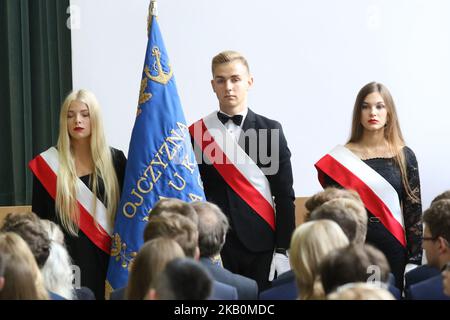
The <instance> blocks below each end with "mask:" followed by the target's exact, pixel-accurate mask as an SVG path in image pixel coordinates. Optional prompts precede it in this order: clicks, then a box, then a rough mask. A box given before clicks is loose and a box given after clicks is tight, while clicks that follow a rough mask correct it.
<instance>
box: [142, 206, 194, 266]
mask: <svg viewBox="0 0 450 320" xmlns="http://www.w3.org/2000/svg"><path fill="white" fill-rule="evenodd" d="M159 237H164V238H169V239H173V240H175V241H176V242H178V244H179V245H180V247H181V248H182V249H183V251H184V254H185V255H186V257H190V258H194V259H198V256H199V252H198V251H199V249H198V231H197V226H196V225H195V224H194V223H193V222H192V221H191V220H190V219H188V218H186V217H184V216H182V215H180V214H178V213H167V214H163V215H160V216H158V215H157V216H154V217H152V218H151V219H149V221H148V223H147V225H146V227H145V229H144V242H147V241H150V240H152V239H156V238H159Z"/></svg>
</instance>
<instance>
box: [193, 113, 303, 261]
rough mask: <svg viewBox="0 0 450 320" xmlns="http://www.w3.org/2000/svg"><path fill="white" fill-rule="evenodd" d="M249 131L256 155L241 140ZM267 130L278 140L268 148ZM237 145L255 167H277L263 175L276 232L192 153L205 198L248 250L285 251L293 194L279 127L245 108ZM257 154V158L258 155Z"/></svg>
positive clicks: (292, 215) (288, 154) (291, 226)
mask: <svg viewBox="0 0 450 320" xmlns="http://www.w3.org/2000/svg"><path fill="white" fill-rule="evenodd" d="M251 129H256V133H257V134H256V136H257V145H256V150H257V152H256V153H257V154H256V155H255V154H252V153H251V152H250V150H251V148H255V142H254V141H253V142H251V145H250V143H249V139H247V138H245V136H246V135H245V134H244V133H247V135H249V133H250V132H251V131H252V130H251ZM261 129H267V135H263V136H262V137H261V136H260V135H258V132H262V131H259V130H261ZM271 129H278V130H279V131H278V132H279V138H278V141H276V143H274V146H271V143H270V142H271V139H272V134H273V133H272V131H271ZM274 137H276V135H275V136H274ZM239 144H240V145H241V147H242V148H243V149H244V150H245V152H246V153H247V154H248V155H249V156H250V157H251V158H252V159H253V161H255V163H256V164H257V165H258V167H260V168H269V167H271V166H274V165H275V166H278V170H277V171H276V173H275V174H271V175H267V174H266V177H267V179H268V181H269V184H270V189H271V191H272V196H273V198H274V203H275V210H276V219H275V223H276V231H275V232H273V230H272V229H271V227H270V226H269V225H268V224H267V222H266V221H265V220H264V219H262V218H261V217H260V216H259V215H258V214H257V213H256V212H254V211H253V209H252V208H251V207H250V206H248V205H247V203H246V202H245V201H244V200H242V198H241V197H240V196H239V195H237V194H236V193H235V192H234V190H233V189H231V187H229V186H228V184H227V183H226V182H225V180H224V179H223V178H222V176H221V175H220V174H219V173H218V172H217V171H216V169H215V168H214V166H213V165H211V164H207V163H205V161H203V159H199V158H198V156H199V154H198V152H196V156H197V163H199V170H200V175H201V177H202V180H203V186H204V189H205V195H206V199H207V200H208V201H210V202H213V203H215V204H217V205H218V206H219V207H220V208H221V209H222V211H223V212H224V213H225V214H226V215H227V216H228V219H229V221H230V225H231V231H230V232H234V233H235V234H236V236H237V238H238V239H239V240H240V242H241V243H242V244H243V245H244V246H245V247H246V248H247V249H248V250H250V251H252V252H262V251H268V250H273V248H274V247H278V248H289V243H290V239H291V235H292V232H293V231H294V228H295V205H294V201H295V193H294V189H293V188H292V184H293V178H292V167H291V152H290V151H289V148H288V146H287V141H286V138H285V137H284V134H283V130H282V127H281V124H280V123H279V122H277V121H274V120H270V119H268V118H266V117H263V116H261V115H258V114H256V113H254V112H253V111H252V110H250V109H249V110H248V113H247V116H246V117H245V120H244V123H243V125H242V133H241V136H240V139H239ZM277 144H278V145H277ZM261 145H265V146H267V152H265V150H263V149H262V150H260V146H261ZM277 146H279V148H278V152H279V157H278V159H277V161H274V162H272V163H267V161H265V158H267V157H269V158H270V156H271V155H272V154H275V151H276V150H275V149H272V148H275V147H277ZM260 151H261V153H262V154H261V155H260V154H259V152H260ZM253 153H255V152H253ZM265 162H266V163H265Z"/></svg>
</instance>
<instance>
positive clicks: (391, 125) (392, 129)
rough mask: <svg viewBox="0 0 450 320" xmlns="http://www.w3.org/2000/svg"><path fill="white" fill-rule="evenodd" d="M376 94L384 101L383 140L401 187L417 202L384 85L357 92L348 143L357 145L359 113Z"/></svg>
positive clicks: (374, 84)
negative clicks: (393, 161)
mask: <svg viewBox="0 0 450 320" xmlns="http://www.w3.org/2000/svg"><path fill="white" fill-rule="evenodd" d="M373 92H378V93H379V94H380V95H381V97H382V98H383V100H384V104H385V108H386V111H387V119H386V125H385V127H384V138H385V139H386V141H387V143H388V145H389V149H390V151H391V153H392V154H394V155H395V156H394V160H395V162H396V163H397V165H398V167H399V168H400V173H401V176H402V183H403V187H404V189H405V191H406V194H407V195H408V197H409V198H411V199H412V200H413V201H414V202H418V201H419V198H418V197H417V195H416V194H415V193H414V192H413V190H411V187H410V186H409V183H408V173H407V170H406V159H405V153H404V151H403V150H402V148H403V147H404V146H405V141H404V139H403V134H402V131H401V129H400V124H399V121H398V116H397V110H396V108H395V103H394V99H393V98H392V95H391V93H390V92H389V90H388V89H387V88H386V86H385V85H383V84H382V83H379V82H370V83H368V84H366V85H365V86H364V87H362V88H361V90H359V92H358V95H357V96H356V101H355V106H354V107H353V119H352V130H351V133H350V139H349V140H348V142H352V143H357V142H359V141H360V140H361V138H362V135H363V132H364V127H363V126H362V124H361V111H362V106H363V103H364V99H365V98H366V97H367V96H368V95H369V94H371V93H373Z"/></svg>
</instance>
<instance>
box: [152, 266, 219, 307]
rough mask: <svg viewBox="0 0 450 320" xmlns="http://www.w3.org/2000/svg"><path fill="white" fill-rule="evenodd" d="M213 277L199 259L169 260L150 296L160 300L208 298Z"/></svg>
mask: <svg viewBox="0 0 450 320" xmlns="http://www.w3.org/2000/svg"><path fill="white" fill-rule="evenodd" d="M212 282H213V280H212V278H211V276H210V275H209V273H208V272H207V271H206V270H205V269H204V267H203V266H202V265H201V264H200V263H199V262H197V261H195V260H192V259H188V258H179V259H175V260H173V261H171V262H169V263H168V264H167V265H166V268H165V269H164V271H163V272H162V274H161V275H160V277H158V279H157V280H156V281H155V286H154V288H153V289H152V290H150V292H149V294H148V297H149V298H150V299H158V300H206V299H207V298H209V296H210V295H211V291H212Z"/></svg>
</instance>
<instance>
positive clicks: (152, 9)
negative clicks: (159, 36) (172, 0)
mask: <svg viewBox="0 0 450 320" xmlns="http://www.w3.org/2000/svg"><path fill="white" fill-rule="evenodd" d="M157 16H158V4H157V3H156V0H151V1H150V4H149V6H148V19H147V20H148V25H147V34H148V35H149V34H150V26H151V25H152V19H153V17H157Z"/></svg>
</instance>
